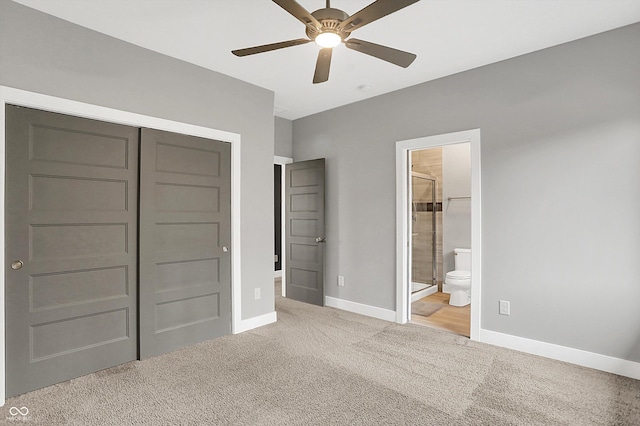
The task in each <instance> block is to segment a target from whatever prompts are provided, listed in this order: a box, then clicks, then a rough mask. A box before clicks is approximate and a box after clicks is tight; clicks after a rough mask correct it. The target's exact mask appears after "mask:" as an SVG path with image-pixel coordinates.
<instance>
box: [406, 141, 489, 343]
mask: <svg viewBox="0 0 640 426" xmlns="http://www.w3.org/2000/svg"><path fill="white" fill-rule="evenodd" d="M463 142H469V143H470V149H471V333H470V334H471V339H472V340H479V337H480V336H479V335H480V296H481V294H482V293H481V278H482V273H481V267H482V263H481V259H482V253H481V250H482V244H481V237H482V233H481V229H480V226H481V203H480V201H481V200H480V189H481V185H480V175H481V174H480V129H473V130H465V131H461V132H455V133H447V134H443V135H435V136H427V137H423V138H417V139H409V140H403V141H398V142H396V322H397V323H400V324H405V323H406V322H408V321H409V319H410V318H409V312H410V305H409V304H410V300H411V292H410V291H409V285H410V284H409V279H410V276H409V262H410V260H409V234H408V230H409V219H408V218H409V200H408V194H409V192H408V188H409V176H410V173H411V170H410V167H409V154H410V152H411V151H413V150H418V149H428V148H435V147H440V146H444V145H453V144H457V143H463Z"/></svg>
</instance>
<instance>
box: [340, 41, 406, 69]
mask: <svg viewBox="0 0 640 426" xmlns="http://www.w3.org/2000/svg"><path fill="white" fill-rule="evenodd" d="M344 45H345V46H347V47H348V48H349V49H352V50H356V51H358V52H360V53H364V54H366V55H371V56H374V57H376V58H378V59H382V60H383V61H387V62H391V63H392V64H395V65H398V66H400V67H402V68H406V67H408V66H409V65H411V63H412V62H413V61H414V60H415V59H416V58H417V56H416V55H414V54H413V53H409V52H404V51H402V50H398V49H394V48H392V47H387V46H382V45H380V44H375V43H371V42H369V41H364V40H358V39H356V38H350V39H349V40H346V41H345V42H344Z"/></svg>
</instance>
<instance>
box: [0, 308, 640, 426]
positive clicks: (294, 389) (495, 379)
mask: <svg viewBox="0 0 640 426" xmlns="http://www.w3.org/2000/svg"><path fill="white" fill-rule="evenodd" d="M276 299H277V300H276V304H277V311H278V318H279V321H278V322H277V323H275V324H271V325H269V326H265V327H262V328H259V329H257V330H254V331H251V332H247V333H243V334H240V335H235V336H227V337H223V338H220V339H217V340H214V341H210V342H206V343H202V344H199V345H196V346H193V347H190V348H187V349H184V350H180V351H176V352H173V353H170V354H166V355H162V356H159V357H156V358H153V359H150V360H146V361H141V362H140V361H138V362H132V363H128V364H124V365H122V366H119V367H115V368H112V369H109V370H105V371H102V372H99V373H96V374H92V375H89V376H85V377H81V378H79V379H75V380H71V381H69V382H65V383H61V384H59V385H55V386H51V387H48V388H45V389H41V390H38V391H35V392H31V393H28V394H25V395H22V396H19V397H16V398H11V399H9V400H8V401H7V404H6V405H5V406H4V407H2V408H1V409H0V410H1V412H0V419H2V420H4V419H6V420H7V423H8V424H43V425H65V424H70V425H134V424H148V425H638V424H639V421H640V381H637V380H632V379H628V378H623V377H619V376H615V375H611V374H607V373H603V372H599V371H595V370H590V369H587V368H582V367H578V366H574V365H570V364H565V363H562V362H557V361H553V360H549V359H545V358H540V357H536V356H532V355H526V354H522V353H518V352H514V351H510V350H506V349H502V348H497V347H493V346H489V345H484V344H479V343H476V342H471V341H469V340H468V339H467V338H464V337H460V336H456V335H454V334H451V333H447V332H443V331H438V330H434V329H430V328H426V327H420V326H417V325H411V324H410V325H403V326H401V325H397V324H393V323H388V322H384V321H380V320H376V319H372V318H368V317H363V316H359V315H355V314H351V313H348V312H344V311H339V310H336V309H332V308H319V307H315V306H311V305H306V304H302V303H297V302H294V301H290V300H287V299H283V298H281V297H277V298H276ZM11 407H16V408H21V407H27V408H28V410H29V413H28V415H27V416H24V417H23V418H19V419H18V417H20V415H19V414H18V415H12V414H11ZM13 413H16V411H15V410H14V411H13ZM22 421H25V422H26V423H21V422H22ZM19 422H20V423H19Z"/></svg>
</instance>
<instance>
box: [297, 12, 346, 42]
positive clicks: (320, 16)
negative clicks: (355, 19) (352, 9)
mask: <svg viewBox="0 0 640 426" xmlns="http://www.w3.org/2000/svg"><path fill="white" fill-rule="evenodd" d="M311 15H313V17H314V18H316V19H317V20H318V21H319V22H320V23H321V24H322V28H320V29H316V28H313V27H311V26H307V30H306V33H307V37H309V38H310V39H311V40H315V38H316V37H317V36H318V34H321V33H325V32H332V33H335V34H338V35H339V36H340V38H341V39H342V40H344V39H346V38H347V37H349V33H348V32H347V31H344V30H339V29H338V25H340V23H341V22H342V21H344V20H345V19H347V18H348V17H349V15H347V13H346V12H344V11H342V10H340V9H334V8H332V7H327V8H324V9H319V10H316V11H315V12H312V13H311Z"/></svg>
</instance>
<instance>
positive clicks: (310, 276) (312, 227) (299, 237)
mask: <svg viewBox="0 0 640 426" xmlns="http://www.w3.org/2000/svg"><path fill="white" fill-rule="evenodd" d="M285 167H286V168H285V170H286V177H285V182H286V184H285V219H286V224H285V228H286V230H285V241H286V256H287V257H286V262H285V267H286V286H287V288H286V294H287V297H289V298H291V299H295V300H299V301H301V302H306V303H312V304H314V305H319V306H324V241H325V237H324V158H320V159H317V160H310V161H301V162H297V163H291V164H287V165H286V166H285Z"/></svg>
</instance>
